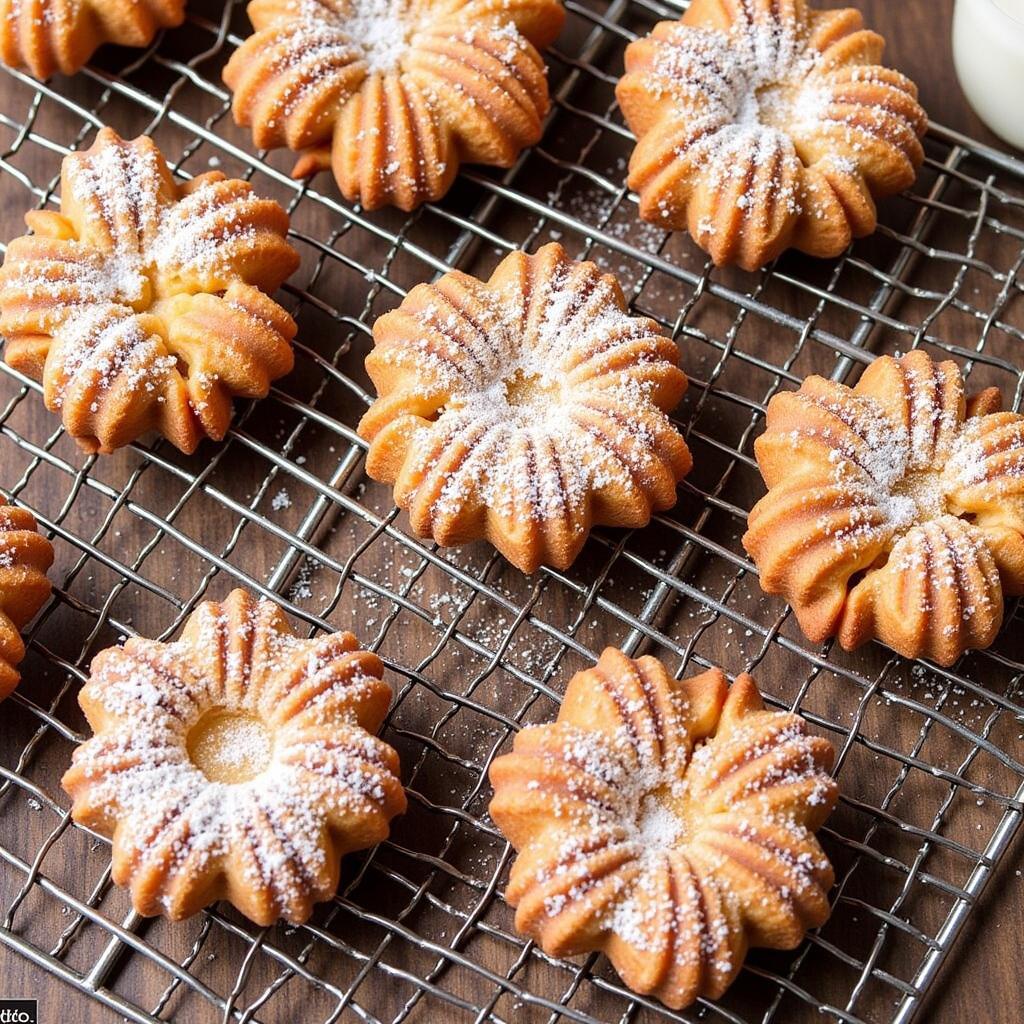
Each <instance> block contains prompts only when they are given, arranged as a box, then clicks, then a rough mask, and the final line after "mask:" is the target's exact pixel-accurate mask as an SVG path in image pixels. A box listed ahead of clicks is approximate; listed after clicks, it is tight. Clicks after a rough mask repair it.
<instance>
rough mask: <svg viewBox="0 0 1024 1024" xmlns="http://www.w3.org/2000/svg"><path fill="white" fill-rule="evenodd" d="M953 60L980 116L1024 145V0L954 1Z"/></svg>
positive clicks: (997, 129) (968, 97)
mask: <svg viewBox="0 0 1024 1024" xmlns="http://www.w3.org/2000/svg"><path fill="white" fill-rule="evenodd" d="M953 60H954V63H955V64H956V73H957V77H958V78H959V79H960V84H961V86H963V90H964V92H965V93H966V95H967V99H968V100H969V101H970V104H971V106H972V107H973V108H974V110H975V112H976V113H977V115H978V116H979V117H980V118H981V119H982V120H983V121H984V122H985V124H987V125H988V126H989V128H991V129H992V131H994V132H995V133H996V134H997V135H999V136H1001V137H1002V138H1004V139H1005V140H1006V141H1007V142H1009V143H1012V144H1013V145H1014V146H1020V147H1021V148H1024V0H956V10H955V13H954V15H953ZM936 115H937V116H936V120H942V115H941V113H939V112H936Z"/></svg>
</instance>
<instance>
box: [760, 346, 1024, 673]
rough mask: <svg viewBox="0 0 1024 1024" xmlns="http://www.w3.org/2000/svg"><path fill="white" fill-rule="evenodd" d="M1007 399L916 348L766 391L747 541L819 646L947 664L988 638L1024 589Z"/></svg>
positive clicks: (1020, 433) (1019, 437)
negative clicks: (828, 642)
mask: <svg viewBox="0 0 1024 1024" xmlns="http://www.w3.org/2000/svg"><path fill="white" fill-rule="evenodd" d="M1000 404H1001V398H1000V395H999V392H998V391H997V390H996V389H995V388H990V389H988V390H986V391H982V392H981V393H980V394H978V395H975V396H973V397H970V398H968V397H967V396H966V395H965V389H964V381H963V378H962V376H961V374H960V370H959V368H958V367H957V365H956V363H954V362H942V363H935V362H933V361H932V360H931V359H930V358H929V357H928V355H927V354H926V353H924V352H922V351H914V352H911V353H909V354H908V355H905V356H904V357H903V358H902V359H893V358H891V357H889V356H885V357H883V358H881V359H878V360H876V361H875V362H874V363H872V364H871V366H870V367H868V369H867V370H865V371H864V374H863V376H862V377H861V378H860V380H859V381H858V383H857V386H856V387H854V388H848V387H845V386H844V385H842V384H836V383H833V382H832V381H828V380H824V379H823V378H821V377H808V378H807V379H806V380H805V381H804V383H803V385H802V386H801V387H800V390H799V391H797V392H787V393H784V394H779V395H776V396H775V397H774V398H773V399H772V400H771V402H770V403H769V405H768V423H767V429H766V430H765V432H764V434H763V435H762V436H761V437H759V438H758V439H757V441H756V442H755V446H754V447H755V451H756V454H757V461H758V465H759V466H760V467H761V474H762V476H763V477H764V480H765V483H766V484H767V485H768V493H767V494H766V495H765V496H764V497H763V498H762V499H761V500H760V501H759V502H758V503H757V505H756V506H755V507H754V508H753V509H752V510H751V513H750V517H749V521H748V530H747V533H746V536H745V537H744V538H743V543H744V545H745V546H746V549H747V551H748V552H749V553H750V555H751V557H752V558H753V559H754V561H755V562H756V563H757V567H758V570H759V572H760V574H761V586H762V587H763V588H764V589H765V590H766V591H767V592H768V593H770V594H782V595H783V596H784V597H785V598H786V600H788V601H789V602H790V604H792V606H793V611H794V612H795V613H796V617H797V620H798V621H799V623H800V626H801V628H802V629H803V631H804V632H805V633H806V634H807V636H808V637H809V638H810V639H811V640H813V641H815V642H818V641H821V640H824V639H825V638H826V637H829V636H838V638H839V642H840V643H841V644H842V645H843V647H845V648H847V649H848V650H851V649H853V648H854V647H858V646H859V645H860V644H862V643H864V642H865V641H867V640H870V639H872V638H875V639H878V640H880V641H881V642H882V643H884V644H887V645H888V646H890V647H892V648H893V649H894V650H896V651H898V652H899V653H900V654H903V655H905V656H906V657H908V658H921V657H923V658H931V659H933V660H934V661H937V662H939V664H941V665H951V664H952V663H953V662H954V661H956V659H957V658H958V657H960V655H961V654H963V653H964V651H966V650H968V649H971V648H980V647H988V645H989V644H991V643H992V641H993V640H994V639H995V637H996V633H997V632H998V631H999V627H1000V625H1001V624H1002V621H1003V603H1004V598H1005V597H1006V596H1007V595H1011V594H1022V593H1024V416H1021V415H1019V414H1018V413H1012V412H1000V411H998V410H999V407H1000Z"/></svg>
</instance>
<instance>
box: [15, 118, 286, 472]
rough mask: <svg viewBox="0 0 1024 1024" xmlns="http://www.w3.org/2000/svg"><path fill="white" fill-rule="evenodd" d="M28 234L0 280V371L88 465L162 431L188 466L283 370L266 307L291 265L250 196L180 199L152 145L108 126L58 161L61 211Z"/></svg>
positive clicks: (269, 214)
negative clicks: (15, 380)
mask: <svg viewBox="0 0 1024 1024" xmlns="http://www.w3.org/2000/svg"><path fill="white" fill-rule="evenodd" d="M25 220H26V222H27V223H28V226H29V227H30V228H31V229H32V232H33V233H32V234H31V235H23V236H22V237H21V238H16V239H14V241H13V242H11V243H10V245H9V246H8V248H7V254H6V257H5V259H4V264H3V268H2V269H0V333H3V335H4V337H5V338H6V340H7V345H6V348H5V358H6V360H7V362H8V363H9V364H10V365H11V366H13V367H14V368H15V369H16V370H19V371H20V372H22V373H25V374H27V375H28V376H30V377H34V378H35V379H37V380H41V381H42V382H43V395H44V399H45V401H46V407H47V408H48V409H49V410H50V411H51V412H59V413H60V414H61V416H62V418H63V421H64V427H65V429H66V430H67V432H68V433H69V434H70V435H71V436H72V437H74V438H75V439H76V440H77V441H78V442H79V444H80V445H81V446H82V447H83V448H85V449H86V450H87V451H97V450H98V451H101V452H110V451H113V450H114V449H115V448H120V447H121V446H122V445H126V444H128V443H129V442H131V441H134V440H135V439H136V438H138V437H139V436H140V435H141V434H144V433H146V432H147V431H149V430H157V431H159V432H160V433H162V434H163V435H164V436H165V437H166V438H167V439H168V440H170V441H171V442H172V443H173V444H174V445H175V446H177V447H178V448H180V449H181V450H182V451H184V452H191V451H193V450H194V449H195V447H196V446H197V445H198V444H199V442H200V440H201V439H202V438H204V437H210V438H213V439H214V440H220V439H221V438H222V437H223V436H224V434H225V432H226V431H227V428H228V424H229V423H230V421H231V400H232V398H233V397H245V398H262V397H263V396H265V395H266V394H267V392H268V390H269V388H270V383H271V381H273V380H276V379H277V378H278V377H281V376H283V375H284V374H286V373H288V372H289V370H291V368H292V363H293V360H294V357H293V354H292V347H291V341H292V338H293V337H294V336H295V323H294V321H293V320H292V318H291V317H290V316H289V315H288V314H287V313H286V312H285V311H284V310H283V309H282V308H281V307H280V306H279V305H278V304H277V303H276V302H274V301H273V300H272V299H271V298H269V296H268V295H267V294H266V293H267V292H271V291H273V290H274V289H275V288H277V287H278V285H280V284H281V283H282V282H283V281H284V280H285V279H286V278H287V277H288V276H289V275H290V274H291V273H292V272H293V271H294V270H295V268H296V267H297V266H298V263H299V256H298V253H297V252H296V251H295V250H294V249H293V248H292V247H291V246H290V245H289V244H288V242H287V241H286V239H285V233H286V232H287V230H288V215H287V214H286V213H285V212H284V210H283V209H281V207H280V206H279V205H278V204H277V203H276V202H273V201H272V200H269V199H260V198H258V197H257V196H256V195H255V194H254V193H253V190H252V186H251V185H249V184H248V182H244V181H238V180H234V179H232V180H228V179H226V178H225V177H224V175H223V174H221V173H219V172H217V171H211V172H209V173H207V174H202V175H199V176H198V177H196V178H193V179H192V180H191V181H190V182H188V183H187V184H184V185H178V184H176V183H175V181H174V179H173V177H172V176H171V172H170V170H169V169H168V167H167V164H166V162H165V161H164V158H163V156H162V155H161V154H160V151H159V150H158V149H157V147H156V145H155V144H154V143H153V140H152V139H150V138H148V137H146V136H142V137H140V138H138V139H135V140H134V141H131V142H126V141H124V140H123V139H121V138H119V137H118V136H117V134H116V133H115V132H113V131H111V130H110V129H109V128H104V129H102V130H101V131H100V133H99V134H98V136H97V137H96V142H95V143H94V144H93V146H92V148H91V149H88V150H86V151H85V152H82V153H72V154H70V155H69V156H68V157H66V158H65V160H64V165H63V169H62V173H61V212H60V213H55V212H52V211H48V210H47V211H43V210H36V211H33V212H31V213H28V214H26V215H25Z"/></svg>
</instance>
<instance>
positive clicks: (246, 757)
mask: <svg viewBox="0 0 1024 1024" xmlns="http://www.w3.org/2000/svg"><path fill="white" fill-rule="evenodd" d="M382 669H383V666H382V664H381V661H380V659H379V658H378V657H377V656H376V655H375V654H371V653H370V652H368V651H363V650H360V649H359V646H358V644H357V642H356V639H355V637H354V636H352V634H351V633H332V634H330V635H326V636H320V637H317V638H315V639H311V640H307V639H300V638H298V637H296V636H294V634H293V633H292V632H291V630H290V629H289V627H288V623H287V621H286V620H285V618H284V616H283V614H282V613H281V610H280V608H278V607H277V605H275V604H273V603H271V602H270V601H265V600H259V601H257V600H256V599H255V598H254V597H252V596H251V595H249V594H247V593H246V592H245V591H242V590H236V591H234V592H233V593H232V594H231V595H230V596H229V597H228V598H227V600H226V601H224V602H223V603H222V604H217V603H215V602H207V603H205V604H203V605H201V606H200V607H199V608H198V609H197V610H196V611H195V612H193V614H192V615H191V616H190V618H189V620H188V622H187V623H186V624H185V629H184V632H183V633H182V636H181V639H180V640H178V641H177V642H176V643H170V644H165V643H158V642H156V641H153V640H146V639H141V638H133V639H131V640H129V641H128V642H127V643H126V644H125V645H124V646H123V647H115V648H108V649H107V650H105V651H102V652H101V653H100V654H98V655H97V656H96V658H95V659H94V660H93V663H92V669H91V675H90V677H89V680H88V682H87V683H86V685H85V687H84V688H83V689H82V692H81V694H80V696H79V702H80V703H81V705H82V710H83V711H84V712H85V715H86V718H87V719H88V720H89V724H90V725H91V726H92V729H93V732H94V733H95V735H94V736H93V738H92V739H90V740H88V741H87V742H86V743H84V744H83V745H82V746H80V747H78V748H77V749H76V750H75V753H74V757H73V762H72V766H71V768H69V769H68V771H67V773H66V774H65V775H64V779H63V786H64V788H65V789H66V790H67V792H68V793H69V794H70V795H71V797H72V799H73V801H74V803H73V806H72V815H73V817H74V820H75V821H76V822H78V823H79V824H82V825H85V826H87V827H88V828H92V829H95V830H96V831H98V832H99V833H101V834H102V835H105V836H109V837H112V839H113V879H114V881H115V883H117V884H118V885H125V886H129V887H130V889H131V896H132V903H133V904H134V906H135V909H136V910H137V911H138V912H139V913H140V914H145V915H148V916H153V915H158V914H163V915H164V916H166V917H168V918H170V919H172V920H180V919H181V918H185V917H188V916H190V915H191V914H194V913H196V912H197V911H199V910H200V909H201V908H202V907H204V906H207V905H208V904H210V903H213V902H215V901H216V900H219V899H226V900H229V901H230V902H231V903H232V904H234V906H235V907H237V908H238V910H240V911H241V912H242V913H243V914H245V916H246V917H248V918H249V919H250V920H252V921H255V922H256V923H257V924H261V925H267V924H271V923H272V922H274V921H276V920H277V919H278V918H279V917H281V918H284V919H285V920H287V921H289V922H291V923H292V924H299V923H301V922H303V921H305V920H307V919H308V917H309V916H310V914H311V913H312V910H313V905H314V903H316V902H318V901H322V900H326V899H330V897H331V896H332V895H333V894H334V892H335V890H336V889H337V886H338V876H339V870H340V863H341V857H342V855H343V854H345V853H348V852H349V851H351V850H361V849H364V848H366V847H368V846H372V845H373V844H374V843H377V842H380V841H381V840H382V839H384V838H385V837H386V836H387V834H388V823H389V821H390V820H391V818H392V817H393V816H394V815H395V814H399V813H401V812H402V811H404V810H405V793H404V790H403V789H402V785H401V782H400V780H399V778H398V771H399V765H398V755H397V754H396V753H395V751H394V750H393V749H392V748H391V747H389V746H388V745H387V744H386V743H384V742H383V741H382V740H380V739H378V738H377V737H376V736H374V735H373V733H374V732H376V730H377V729H378V728H379V727H380V724H381V722H382V721H383V719H384V715H385V714H386V712H387V709H388V705H389V704H390V702H391V689H390V687H389V686H388V685H387V684H386V683H384V682H382V681H381V679H380V676H381V674H382ZM225 716H228V717H229V718H230V719H231V720H230V721H229V722H228V724H227V727H226V728H222V725H223V723H224V717H225ZM232 729H233V730H234V731H233V732H232V731H230V730H232ZM218 730H219V731H218ZM211 737H213V739H211ZM213 740H219V741H220V743H221V745H220V747H219V748H218V747H217V746H216V745H212V746H211V744H213Z"/></svg>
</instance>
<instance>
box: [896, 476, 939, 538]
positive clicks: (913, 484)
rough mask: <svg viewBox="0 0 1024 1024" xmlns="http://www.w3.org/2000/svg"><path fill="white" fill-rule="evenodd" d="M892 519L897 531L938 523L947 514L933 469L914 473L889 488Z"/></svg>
mask: <svg viewBox="0 0 1024 1024" xmlns="http://www.w3.org/2000/svg"><path fill="white" fill-rule="evenodd" d="M891 503H892V506H893V510H894V512H895V514H894V515H891V517H890V518H892V519H893V520H894V521H895V524H896V525H897V527H898V528H899V527H902V528H904V529H909V528H910V527H911V526H916V525H917V524H918V523H923V522H928V521H929V520H932V519H938V518H939V517H940V516H943V515H945V514H946V512H947V511H948V509H947V507H946V495H945V491H944V489H943V486H942V476H941V474H939V473H938V472H936V471H935V470H932V469H924V470H915V471H912V472H909V473H907V474H906V475H904V476H903V477H902V478H901V479H899V480H897V481H896V482H895V483H894V484H893V487H892V498H891Z"/></svg>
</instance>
